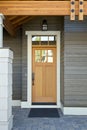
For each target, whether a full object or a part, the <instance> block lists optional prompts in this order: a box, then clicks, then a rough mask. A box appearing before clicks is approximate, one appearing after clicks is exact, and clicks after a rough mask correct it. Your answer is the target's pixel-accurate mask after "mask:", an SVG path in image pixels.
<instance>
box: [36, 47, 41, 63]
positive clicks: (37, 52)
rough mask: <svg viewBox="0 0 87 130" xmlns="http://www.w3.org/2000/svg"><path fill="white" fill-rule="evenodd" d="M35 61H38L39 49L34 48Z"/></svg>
mask: <svg viewBox="0 0 87 130" xmlns="http://www.w3.org/2000/svg"><path fill="white" fill-rule="evenodd" d="M35 62H40V50H35Z"/></svg>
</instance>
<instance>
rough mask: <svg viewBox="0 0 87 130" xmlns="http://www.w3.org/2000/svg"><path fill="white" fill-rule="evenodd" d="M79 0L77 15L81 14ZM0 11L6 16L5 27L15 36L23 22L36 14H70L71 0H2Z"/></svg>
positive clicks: (86, 3) (86, 4)
mask: <svg viewBox="0 0 87 130" xmlns="http://www.w3.org/2000/svg"><path fill="white" fill-rule="evenodd" d="M78 1H79V0H77V1H76V2H75V8H76V15H79V11H78V10H79V5H78ZM0 13H2V14H4V16H5V19H4V25H5V29H6V30H7V31H8V32H9V33H10V34H11V35H12V36H14V35H15V33H16V31H17V29H18V28H20V27H21V25H22V24H24V23H26V22H27V21H29V20H31V19H32V18H34V17H35V16H51V15H52V16H65V15H70V0H67V1H66V0H55V1H53V0H50V1H49V0H38V1H37V0H26V1H23V0H11V1H9V0H6V1H4V0H0ZM84 15H87V1H84Z"/></svg>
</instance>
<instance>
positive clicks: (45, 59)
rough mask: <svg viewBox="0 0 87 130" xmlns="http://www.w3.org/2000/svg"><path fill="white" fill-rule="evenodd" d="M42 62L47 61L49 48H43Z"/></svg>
mask: <svg viewBox="0 0 87 130" xmlns="http://www.w3.org/2000/svg"><path fill="white" fill-rule="evenodd" d="M41 62H47V50H42V57H41Z"/></svg>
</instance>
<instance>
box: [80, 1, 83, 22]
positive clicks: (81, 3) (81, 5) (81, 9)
mask: <svg viewBox="0 0 87 130" xmlns="http://www.w3.org/2000/svg"><path fill="white" fill-rule="evenodd" d="M79 20H83V0H79Z"/></svg>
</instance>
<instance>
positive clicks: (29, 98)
mask: <svg viewBox="0 0 87 130" xmlns="http://www.w3.org/2000/svg"><path fill="white" fill-rule="evenodd" d="M25 34H26V35H27V101H26V102H23V103H22V104H21V107H22V108H23V107H24V106H25V107H26V108H37V107H38V108H41V107H44V108H60V107H61V103H60V31H26V32H25ZM32 35H56V37H57V38H56V39H57V105H50V106H49V105H32Z"/></svg>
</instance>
